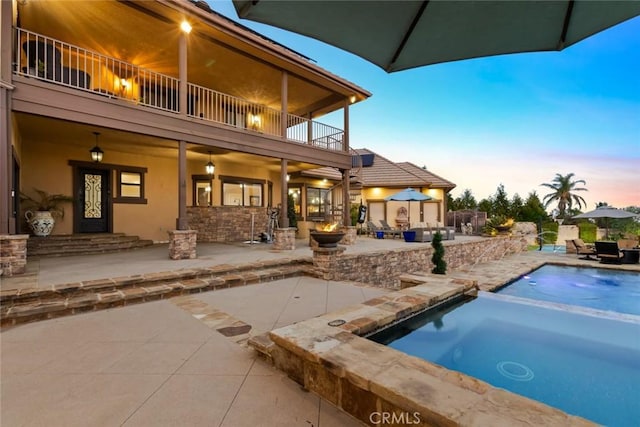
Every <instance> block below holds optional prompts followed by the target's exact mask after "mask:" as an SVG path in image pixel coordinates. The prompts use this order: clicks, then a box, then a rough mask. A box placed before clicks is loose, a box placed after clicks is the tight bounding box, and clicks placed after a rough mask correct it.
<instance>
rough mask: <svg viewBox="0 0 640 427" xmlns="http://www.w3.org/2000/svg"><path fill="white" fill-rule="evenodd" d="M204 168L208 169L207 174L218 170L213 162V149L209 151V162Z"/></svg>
mask: <svg viewBox="0 0 640 427" xmlns="http://www.w3.org/2000/svg"><path fill="white" fill-rule="evenodd" d="M204 169H205V170H206V171H207V174H209V175H213V172H215V170H216V165H214V164H213V162H212V161H211V151H209V163H207V164H206V165H205V167H204Z"/></svg>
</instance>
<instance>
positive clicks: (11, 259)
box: [0, 234, 29, 277]
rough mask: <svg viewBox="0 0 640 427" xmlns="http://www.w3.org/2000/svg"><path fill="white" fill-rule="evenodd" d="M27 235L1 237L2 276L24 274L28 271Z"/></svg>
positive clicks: (0, 258)
mask: <svg viewBox="0 0 640 427" xmlns="http://www.w3.org/2000/svg"><path fill="white" fill-rule="evenodd" d="M27 239H29V236H28V235H27V234H14V235H9V234H3V235H0V276H6V277H9V276H13V275H16V274H23V273H24V272H25V271H26V269H27Z"/></svg>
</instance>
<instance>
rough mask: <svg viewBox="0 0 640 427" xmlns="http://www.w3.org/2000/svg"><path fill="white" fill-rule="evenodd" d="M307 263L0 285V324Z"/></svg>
mask: <svg viewBox="0 0 640 427" xmlns="http://www.w3.org/2000/svg"><path fill="white" fill-rule="evenodd" d="M310 271H311V263H310V262H309V261H306V260H305V261H303V260H273V261H266V262H260V263H248V264H238V265H218V266H214V267H209V268H199V269H183V270H176V271H168V272H162V273H150V274H145V275H137V276H126V277H116V278H111V279H101V280H90V281H85V282H79V283H78V282H76V283H66V284H59V285H53V286H51V287H50V288H29V289H20V290H16V289H12V290H3V291H0V326H1V327H8V326H13V325H17V324H21V323H27V322H32V321H37V320H45V319H51V318H54V317H60V316H67V315H71V314H76V313H82V312H87V311H95V310H102V309H107V308H112V307H121V306H125V305H130V304H136V303H141V302H147V301H156V300H159V299H166V298H170V297H174V296H178V295H188V294H193V293H199V292H208V291H213V290H218V289H226V288H233V287H237V286H245V285H250V284H256V283H262V282H269V281H273V280H281V279H285V278H288V277H297V276H302V275H309V274H310Z"/></svg>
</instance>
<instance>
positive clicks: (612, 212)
mask: <svg viewBox="0 0 640 427" xmlns="http://www.w3.org/2000/svg"><path fill="white" fill-rule="evenodd" d="M639 216H640V215H638V214H634V213H633V212H629V211H625V210H622V209H617V208H614V207H612V206H600V207H598V208H596V209H594V210H592V211H589V212H585V213H581V214H578V215H575V216H574V218H615V219H624V218H635V217H639Z"/></svg>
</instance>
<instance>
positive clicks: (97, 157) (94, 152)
mask: <svg viewBox="0 0 640 427" xmlns="http://www.w3.org/2000/svg"><path fill="white" fill-rule="evenodd" d="M93 134H94V135H95V136H96V146H95V147H93V148H92V149H91V150H89V152H90V153H91V160H93V161H94V162H96V163H100V162H101V161H102V155H103V154H104V151H102V150H101V149H100V147H99V146H98V136H99V135H100V132H93Z"/></svg>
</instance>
